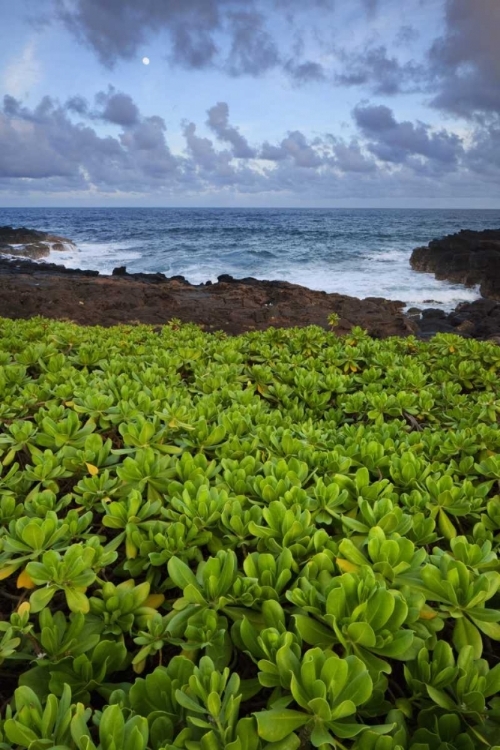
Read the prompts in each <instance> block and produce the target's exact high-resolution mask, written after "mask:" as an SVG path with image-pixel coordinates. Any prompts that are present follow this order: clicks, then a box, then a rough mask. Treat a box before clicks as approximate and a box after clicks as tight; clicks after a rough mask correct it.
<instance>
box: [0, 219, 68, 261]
mask: <svg viewBox="0 0 500 750" xmlns="http://www.w3.org/2000/svg"><path fill="white" fill-rule="evenodd" d="M68 246H70V247H74V243H73V242H72V241H71V240H68V239H66V238H65V237H58V236H57V235H55V234H48V233H47V232H38V231H37V230H35V229H26V228H25V227H19V228H18V229H14V228H13V227H9V226H4V227H0V254H2V255H15V256H19V257H21V258H30V259H31V260H40V258H45V257H47V255H49V253H50V252H51V250H56V251H61V250H66V248H67V247H68Z"/></svg>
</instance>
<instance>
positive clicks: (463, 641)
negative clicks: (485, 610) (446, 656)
mask: <svg viewBox="0 0 500 750" xmlns="http://www.w3.org/2000/svg"><path fill="white" fill-rule="evenodd" d="M452 640H453V645H454V646H455V648H456V649H457V651H460V650H461V649H462V648H464V647H465V646H472V648H473V649H474V658H475V659H480V658H481V654H482V653H483V641H482V638H481V634H480V632H479V630H478V629H477V628H476V626H475V625H473V624H472V623H471V622H470V621H469V620H468V619H467V618H466V617H459V618H458V620H456V622H455V627H454V628H453V639H452Z"/></svg>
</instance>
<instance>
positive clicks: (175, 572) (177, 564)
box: [167, 557, 200, 591]
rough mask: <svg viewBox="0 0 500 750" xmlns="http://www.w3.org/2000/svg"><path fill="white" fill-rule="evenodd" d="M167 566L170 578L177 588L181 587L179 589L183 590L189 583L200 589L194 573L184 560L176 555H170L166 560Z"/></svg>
mask: <svg viewBox="0 0 500 750" xmlns="http://www.w3.org/2000/svg"><path fill="white" fill-rule="evenodd" d="M167 568H168V574H169V576H170V578H171V579H172V581H173V582H174V583H175V585H176V586H177V588H179V589H181V591H183V590H184V589H185V587H186V586H188V585H189V584H191V585H192V586H194V587H195V588H197V589H198V590H199V589H200V584H199V583H198V581H197V580H196V576H195V575H194V573H193V572H192V570H191V569H190V568H189V567H188V566H187V565H186V563H185V562H182V560H179V558H178V557H171V558H170V560H169V561H168V564H167Z"/></svg>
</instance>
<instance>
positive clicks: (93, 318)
mask: <svg viewBox="0 0 500 750" xmlns="http://www.w3.org/2000/svg"><path fill="white" fill-rule="evenodd" d="M92 274H93V275H92ZM402 308H403V303H402V302H390V301H388V300H385V299H377V298H370V299H364V300H359V299H356V298H355V297H347V296H346V295H343V294H327V293H326V292H315V291H312V290H310V289H306V288H305V287H301V286H298V285H296V284H288V283H287V282H284V281H257V280H256V279H252V278H247V279H242V280H238V279H233V278H232V277H231V276H227V275H226V276H221V277H220V278H219V280H218V282H217V283H216V284H210V283H207V284H200V285H199V286H193V285H191V284H189V283H188V282H187V281H186V279H184V278H183V277H174V278H170V279H169V278H166V277H165V276H163V274H129V273H127V272H126V270H125V269H120V271H119V272H118V273H115V274H114V275H112V276H99V274H98V273H97V272H95V271H94V272H92V271H74V270H69V269H66V268H63V267H61V266H56V265H54V264H45V263H43V264H38V263H32V262H30V261H26V260H24V261H22V260H15V261H14V260H12V261H8V260H6V259H0V317H1V316H4V317H10V318H29V317H32V316H34V315H44V316H46V317H49V318H65V319H70V320H74V321H75V322H77V323H82V324H87V325H116V324H118V323H149V324H154V325H157V324H162V323H166V322H168V321H169V320H171V319H172V318H177V319H179V320H181V321H183V322H193V323H197V324H200V325H203V326H204V327H205V329H206V330H209V331H210V330H212V331H215V330H223V331H226V332H227V333H230V334H238V333H242V332H244V331H250V330H263V329H265V328H269V327H270V326H274V327H277V328H278V327H283V328H290V327H293V326H308V325H319V326H322V327H323V328H328V327H329V326H328V316H329V315H330V314H331V313H332V312H335V313H337V314H338V315H339V317H340V322H339V325H338V326H337V328H336V330H337V331H338V332H339V334H342V333H347V332H348V331H350V330H351V328H352V327H353V326H362V327H363V328H365V329H367V330H368V331H369V333H371V334H372V335H373V336H376V337H378V338H384V337H386V336H408V335H409V334H411V333H415V332H416V331H417V327H416V325H415V324H414V323H413V322H412V321H411V320H409V319H408V318H407V317H406V316H405V315H404V314H403V312H402Z"/></svg>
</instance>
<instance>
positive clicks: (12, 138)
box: [0, 96, 179, 189]
mask: <svg viewBox="0 0 500 750" xmlns="http://www.w3.org/2000/svg"><path fill="white" fill-rule="evenodd" d="M97 98H98V99H99V96H98V97H97ZM75 109H76V110H80V112H83V113H84V115H85V117H88V116H89V115H88V113H89V112H90V108H89V105H88V104H87V103H85V100H84V99H82V98H81V97H78V98H74V99H73V100H70V102H69V103H68V104H67V105H66V106H63V105H61V104H59V103H58V102H57V101H55V100H53V99H51V98H50V97H44V98H43V99H42V100H41V102H40V103H39V104H38V105H37V106H36V107H35V108H33V109H29V108H27V107H25V106H22V104H21V103H20V102H19V101H18V100H16V99H15V98H13V97H9V96H6V97H4V100H3V109H2V110H0V177H1V178H18V179H28V180H40V179H42V178H65V180H66V183H67V185H68V186H72V185H74V184H77V185H79V186H80V188H82V189H85V188H86V187H87V188H88V187H89V186H90V185H94V186H98V187H99V188H101V189H116V188H117V187H118V186H124V185H125V186H128V188H129V189H133V188H134V187H137V186H142V189H154V187H155V184H156V182H157V180H159V179H164V178H167V177H168V178H171V177H172V176H174V175H175V172H176V170H177V169H178V166H179V165H178V162H177V160H176V159H175V158H174V157H173V156H172V154H171V153H170V150H169V148H168V145H167V142H166V139H165V123H164V122H163V120H162V119H161V118H160V117H140V116H139V114H138V115H137V121H136V122H135V123H132V122H130V121H129V122H128V123H127V125H126V126H125V125H124V124H123V123H122V127H123V130H122V132H121V133H120V135H119V136H118V137H112V136H109V135H106V136H100V135H99V134H98V133H97V132H96V130H95V128H94V127H90V126H89V125H87V124H84V123H82V122H77V123H75V122H74V121H73V120H72V119H71V114H72V113H74V112H75ZM104 111H106V110H104Z"/></svg>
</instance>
